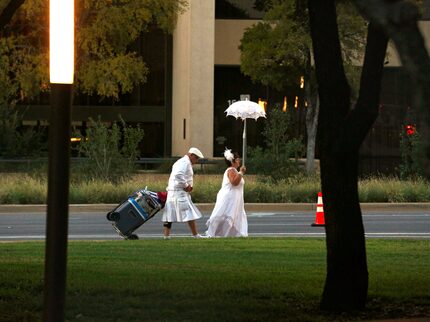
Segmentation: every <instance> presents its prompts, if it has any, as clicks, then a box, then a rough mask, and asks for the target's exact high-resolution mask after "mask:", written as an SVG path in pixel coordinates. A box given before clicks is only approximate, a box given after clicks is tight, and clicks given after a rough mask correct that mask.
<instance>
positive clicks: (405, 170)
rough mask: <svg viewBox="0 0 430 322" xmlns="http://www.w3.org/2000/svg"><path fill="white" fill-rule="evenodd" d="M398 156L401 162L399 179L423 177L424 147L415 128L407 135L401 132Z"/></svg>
mask: <svg viewBox="0 0 430 322" xmlns="http://www.w3.org/2000/svg"><path fill="white" fill-rule="evenodd" d="M409 126H411V125H409ZM400 156H401V160H402V161H401V163H400V165H399V174H400V178H402V179H407V178H413V177H422V176H423V175H424V165H423V160H424V147H423V144H422V142H421V136H420V134H419V132H418V131H417V130H416V129H415V128H414V129H413V131H411V132H410V133H409V134H408V133H404V132H402V134H401V135H400Z"/></svg>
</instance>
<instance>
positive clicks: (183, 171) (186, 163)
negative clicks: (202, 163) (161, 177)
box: [167, 155, 194, 191]
mask: <svg viewBox="0 0 430 322" xmlns="http://www.w3.org/2000/svg"><path fill="white" fill-rule="evenodd" d="M193 175H194V171H193V166H192V164H191V160H190V158H189V157H188V155H185V156H183V157H182V158H180V159H179V160H178V161H176V162H175V163H174V164H173V166H172V172H171V173H170V177H169V183H168V185H167V191H175V190H184V188H186V187H188V186H191V187H192V186H193Z"/></svg>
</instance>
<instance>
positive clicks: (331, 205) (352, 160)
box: [308, 0, 388, 311]
mask: <svg viewBox="0 0 430 322" xmlns="http://www.w3.org/2000/svg"><path fill="white" fill-rule="evenodd" d="M308 6H309V15H310V26H311V37H312V43H313V48H314V57H315V67H316V76H317V82H318V91H319V98H320V113H319V121H318V138H317V139H318V146H319V153H320V166H321V185H322V192H323V198H324V211H325V224H326V225H325V228H326V246H327V276H326V282H325V286H324V291H323V295H322V299H321V308H322V309H326V310H330V311H351V310H357V309H363V308H364V307H365V303H366V299H367V289H368V272H367V260H366V247H365V237H364V227H363V222H362V216H361V209H360V204H359V199H358V152H359V148H360V145H361V143H362V141H363V140H364V138H365V136H366V134H367V132H368V131H369V130H370V128H371V126H372V124H373V122H374V121H375V119H376V117H377V115H378V107H379V92H380V84H381V79H382V69H383V62H384V57H385V52H386V46H387V41H388V40H387V38H386V37H385V35H384V34H383V33H381V32H380V31H379V30H378V29H375V28H373V27H372V26H369V31H368V39H367V47H366V55H365V61H364V64H363V71H362V76H361V86H360V94H359V98H358V100H357V104H356V107H355V109H351V108H350V89H349V85H348V82H347V80H346V77H345V71H344V69H343V64H342V57H341V50H340V43H339V35H338V28H337V22H336V7H335V1H334V0H326V1H320V0H308Z"/></svg>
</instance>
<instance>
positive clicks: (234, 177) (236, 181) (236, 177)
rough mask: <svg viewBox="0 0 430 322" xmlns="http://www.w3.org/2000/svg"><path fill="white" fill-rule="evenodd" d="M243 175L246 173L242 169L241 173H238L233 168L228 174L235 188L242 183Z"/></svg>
mask: <svg viewBox="0 0 430 322" xmlns="http://www.w3.org/2000/svg"><path fill="white" fill-rule="evenodd" d="M243 174H244V172H243V171H242V169H241V171H240V172H238V171H237V170H236V169H233V168H231V169H230V170H228V172H227V176H228V179H229V180H230V183H231V184H232V185H233V186H237V185H238V184H239V183H240V181H241V180H242V177H243Z"/></svg>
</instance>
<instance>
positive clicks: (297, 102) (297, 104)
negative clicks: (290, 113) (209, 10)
mask: <svg viewBox="0 0 430 322" xmlns="http://www.w3.org/2000/svg"><path fill="white" fill-rule="evenodd" d="M298 107H299V97H298V96H296V99H295V100H294V108H298Z"/></svg>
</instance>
